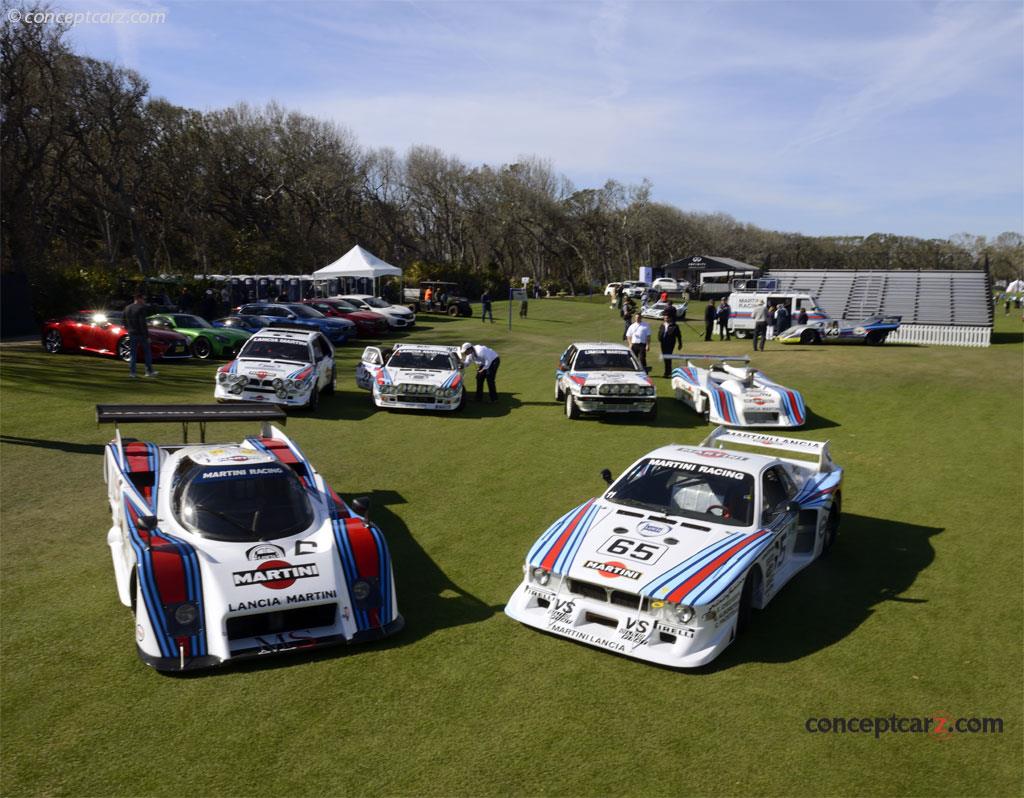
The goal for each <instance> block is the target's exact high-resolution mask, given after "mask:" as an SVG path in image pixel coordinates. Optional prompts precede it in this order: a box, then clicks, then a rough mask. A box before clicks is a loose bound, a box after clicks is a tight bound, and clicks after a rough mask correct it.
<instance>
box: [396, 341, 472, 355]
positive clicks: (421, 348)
mask: <svg viewBox="0 0 1024 798" xmlns="http://www.w3.org/2000/svg"><path fill="white" fill-rule="evenodd" d="M400 350H401V351H403V352H410V351H411V352H435V353H438V352H439V353H441V354H445V355H447V354H448V353H450V352H457V351H458V350H459V348H458V347H457V346H441V345H440V344H395V345H394V347H393V348H392V350H391V353H392V354H394V353H396V352H398V351H400Z"/></svg>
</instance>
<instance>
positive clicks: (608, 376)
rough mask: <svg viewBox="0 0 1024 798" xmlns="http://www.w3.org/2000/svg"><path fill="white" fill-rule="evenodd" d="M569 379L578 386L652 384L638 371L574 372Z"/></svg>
mask: <svg viewBox="0 0 1024 798" xmlns="http://www.w3.org/2000/svg"><path fill="white" fill-rule="evenodd" d="M569 379H571V380H572V381H573V382H575V383H577V384H579V385H651V384H652V383H651V380H650V378H649V377H648V376H647V375H646V374H642V373H641V372H639V371H582V372H581V371H574V372H571V373H570V374H569ZM581 380H582V382H580V381H581Z"/></svg>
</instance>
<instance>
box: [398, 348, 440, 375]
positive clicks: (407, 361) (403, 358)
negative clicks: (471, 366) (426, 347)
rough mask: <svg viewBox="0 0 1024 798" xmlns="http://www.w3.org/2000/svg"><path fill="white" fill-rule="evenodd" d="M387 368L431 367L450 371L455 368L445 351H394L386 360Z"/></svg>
mask: <svg viewBox="0 0 1024 798" xmlns="http://www.w3.org/2000/svg"><path fill="white" fill-rule="evenodd" d="M388 368H395V369H433V370H434V371H451V370H452V369H454V368H455V363H454V362H453V361H452V356H451V355H449V354H448V353H447V352H416V351H408V350H406V351H399V352H395V354H393V355H392V356H391V359H390V360H389V361H388Z"/></svg>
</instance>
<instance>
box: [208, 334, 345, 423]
mask: <svg viewBox="0 0 1024 798" xmlns="http://www.w3.org/2000/svg"><path fill="white" fill-rule="evenodd" d="M334 387H335V367H334V347H333V346H331V343H330V341H328V340H327V339H326V338H325V337H324V336H323V334H322V333H319V332H316V331H308V332H307V331H304V330H303V331H300V330H282V329H278V328H275V327H267V328H265V329H263V330H259V331H258V332H256V333H254V334H253V335H252V337H251V338H250V339H249V340H248V341H246V342H245V343H244V344H243V345H242V348H241V350H240V351H239V353H238V357H237V358H235V359H234V360H232V361H231V362H230V363H226V364H225V365H223V366H221V367H220V368H219V369H218V370H217V382H216V385H215V387H214V392H213V395H214V397H215V398H216V399H217V401H219V402H223V401H228V400H234V401H242V402H270V403H273V404H279V405H288V406H293V407H295V406H297V407H305V408H307V409H309V410H316V408H317V405H318V404H319V402H320V392H321V391H323V392H324V393H328V394H330V393H334Z"/></svg>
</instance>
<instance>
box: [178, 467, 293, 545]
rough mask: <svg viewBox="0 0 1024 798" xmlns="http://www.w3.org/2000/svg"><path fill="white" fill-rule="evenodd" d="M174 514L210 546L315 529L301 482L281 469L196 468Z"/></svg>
mask: <svg viewBox="0 0 1024 798" xmlns="http://www.w3.org/2000/svg"><path fill="white" fill-rule="evenodd" d="M172 510H173V512H174V515H175V517H176V518H177V519H178V521H180V522H181V524H182V525H183V526H184V527H185V528H186V529H188V530H189V531H190V532H193V533H195V534H197V535H201V536H202V537H204V538H210V539H211V540H228V541H236V542H250V541H257V540H275V539H276V538H284V537H289V536H291V535H296V534H298V533H299V532H302V531H304V530H305V529H307V528H308V527H309V526H310V524H312V523H313V508H312V507H311V506H310V503H309V498H308V497H307V496H306V492H305V490H303V488H302V484H301V483H300V482H299V478H298V477H297V476H296V475H295V472H294V471H292V470H291V469H290V468H287V467H285V466H283V465H281V464H280V463H255V464H252V463H250V464H247V465H243V466H240V467H230V466H229V467H225V466H199V465H197V466H194V467H193V468H192V469H191V470H190V471H188V473H186V474H185V475H184V477H183V478H182V479H181V481H180V482H179V483H178V485H177V487H176V488H175V491H174V496H173V498H172Z"/></svg>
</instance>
